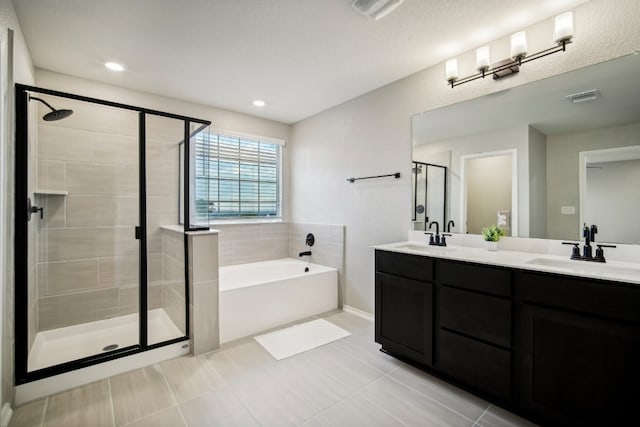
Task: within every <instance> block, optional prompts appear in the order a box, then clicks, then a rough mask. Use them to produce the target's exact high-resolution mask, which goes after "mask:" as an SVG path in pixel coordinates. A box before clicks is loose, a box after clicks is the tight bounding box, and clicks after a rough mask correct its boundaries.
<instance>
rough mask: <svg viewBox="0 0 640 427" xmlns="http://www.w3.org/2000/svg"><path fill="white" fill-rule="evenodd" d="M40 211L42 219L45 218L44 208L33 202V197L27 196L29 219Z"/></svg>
mask: <svg viewBox="0 0 640 427" xmlns="http://www.w3.org/2000/svg"><path fill="white" fill-rule="evenodd" d="M38 212H40V219H44V208H43V207H42V206H34V205H32V204H31V197H27V221H31V215H33V214H34V213H38Z"/></svg>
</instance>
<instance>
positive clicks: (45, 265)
mask: <svg viewBox="0 0 640 427" xmlns="http://www.w3.org/2000/svg"><path fill="white" fill-rule="evenodd" d="M52 103H53V102H52ZM67 103H68V104H69V106H66V105H65V104H67ZM55 105H56V107H58V108H72V109H73V110H74V114H73V115H72V116H71V117H69V118H67V119H65V120H62V121H59V122H43V121H40V122H39V124H38V134H39V135H38V136H39V139H38V140H39V147H38V151H37V152H38V159H37V160H38V167H37V171H38V180H37V186H33V187H32V188H38V189H40V190H55V191H67V192H68V196H60V195H46V196H39V195H36V196H35V201H34V203H35V204H36V205H38V206H40V205H41V206H43V207H44V219H42V220H41V219H39V218H38V219H36V218H35V216H34V220H35V221H37V222H38V234H39V239H38V244H39V247H38V254H37V258H38V259H37V271H36V274H37V276H36V277H37V296H38V297H37V299H36V298H34V299H33V300H30V301H37V302H36V309H35V310H33V312H34V314H33V316H37V317H36V319H37V323H35V322H34V323H32V324H37V325H38V330H41V331H44V330H48V329H54V328H59V327H64V326H69V325H73V324H78V323H85V322H88V321H93V320H101V319H106V318H110V317H114V316H118V315H124V314H129V313H134V312H137V311H138V292H139V290H138V282H139V277H138V266H139V243H138V241H137V240H135V239H134V227H135V226H136V225H137V224H138V223H139V219H138V114H137V113H135V112H131V111H123V110H117V109H112V108H108V107H103V106H94V105H86V104H83V105H79V104H78V103H73V102H71V101H67V100H61V99H55ZM43 113H44V111H43V110H42V109H41V111H40V115H42V114H43ZM151 128H152V126H151V125H149V126H148V134H152V135H153V136H152V137H149V138H148V141H147V171H148V175H147V195H148V198H147V209H148V216H147V218H148V224H149V226H148V238H149V240H148V248H149V250H148V280H149V285H150V286H149V290H148V306H149V309H153V308H159V307H162V306H163V303H164V299H165V293H166V292H165V289H164V286H163V268H162V262H163V255H162V236H161V233H160V228H159V225H160V224H175V223H176V221H177V210H178V204H177V200H178V176H177V166H178V145H177V143H178V142H179V139H176V137H175V135H174V134H170V135H168V136H167V137H166V138H161V137H160V136H161V133H162V131H163V130H164V129H163V127H162V126H156V127H154V128H153V130H151ZM32 133H33V132H32ZM32 247H33V246H32ZM183 306H184V305H183ZM183 310H184V308H183ZM183 317H184V316H183Z"/></svg>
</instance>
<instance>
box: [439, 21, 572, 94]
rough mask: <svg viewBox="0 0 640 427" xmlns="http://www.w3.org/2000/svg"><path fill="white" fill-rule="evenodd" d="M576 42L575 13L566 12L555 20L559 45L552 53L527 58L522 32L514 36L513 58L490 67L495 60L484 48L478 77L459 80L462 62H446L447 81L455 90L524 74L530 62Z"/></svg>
mask: <svg viewBox="0 0 640 427" xmlns="http://www.w3.org/2000/svg"><path fill="white" fill-rule="evenodd" d="M572 38H573V12H564V13H561V14H560V15H558V16H556V17H555V20H554V29H553V42H554V43H555V44H556V45H555V46H553V47H550V48H548V49H544V50H541V51H540V52H536V53H533V54H531V55H527V51H528V43H527V33H526V32H525V31H519V32H517V33H515V34H513V35H512V36H511V58H510V59H505V60H503V61H500V62H497V63H495V64H493V66H490V64H491V58H490V51H489V46H483V47H481V48H479V49H478V50H476V70H477V71H478V72H477V73H476V74H473V75H471V76H467V77H464V78H459V76H458V60H457V59H455V58H453V59H450V60H448V61H447V62H446V65H445V77H446V79H447V82H448V84H450V85H451V88H454V87H456V86H459V85H461V84H464V83H469V82H471V81H473V80H477V79H484V78H485V77H486V76H488V75H493V79H494V80H497V79H500V78H502V77H506V76H509V75H511V74H515V73H517V72H518V71H520V66H521V65H522V64H524V63H526V62H530V61H533V60H534V59H539V58H542V57H545V56H547V55H551V54H552V53H556V52H564V51H566V49H567V45H568V44H569V43H571V39H572Z"/></svg>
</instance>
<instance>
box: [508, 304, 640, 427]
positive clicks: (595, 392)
mask: <svg viewBox="0 0 640 427" xmlns="http://www.w3.org/2000/svg"><path fill="white" fill-rule="evenodd" d="M521 334H522V359H521V361H520V375H521V379H522V383H521V384H522V385H521V390H520V391H521V398H522V404H523V405H524V406H525V408H526V409H527V410H528V411H530V412H531V413H534V414H536V415H538V416H539V417H540V418H541V419H545V420H554V423H556V424H565V425H571V424H581V425H631V424H628V423H629V422H631V421H632V420H634V418H635V419H636V422H637V414H636V409H635V405H636V401H637V399H638V392H637V387H638V384H639V381H640V375H639V372H640V368H639V367H640V364H639V361H640V328H638V327H637V326H630V325H626V324H623V323H619V322H612V321H609V320H604V319H601V318H598V317H595V316H588V315H583V314H576V313H572V312H567V311H562V310H555V309H549V308H544V307H538V306H535V305H530V304H524V305H523V307H522V326H521ZM632 412H633V413H632ZM632 424H635V422H634V423H632Z"/></svg>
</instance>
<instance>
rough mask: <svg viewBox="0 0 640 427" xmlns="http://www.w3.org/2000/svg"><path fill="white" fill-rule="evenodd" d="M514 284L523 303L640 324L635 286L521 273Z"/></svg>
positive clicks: (639, 291)
mask: <svg viewBox="0 0 640 427" xmlns="http://www.w3.org/2000/svg"><path fill="white" fill-rule="evenodd" d="M576 262H577V263H578V262H585V261H576ZM514 283H515V286H517V290H518V296H519V297H518V299H522V300H524V301H531V302H535V303H537V304H542V305H547V306H555V307H560V308H563V309H565V310H573V311H579V312H582V313H590V314H596V315H600V316H605V317H608V318H611V319H618V320H624V321H628V322H633V323H638V324H640V310H638V307H640V286H638V285H629V284H624V283H618V282H605V281H602V280H593V279H586V278H580V277H575V276H564V275H559V274H544V273H529V272H524V271H517V272H516V273H515V275H514Z"/></svg>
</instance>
